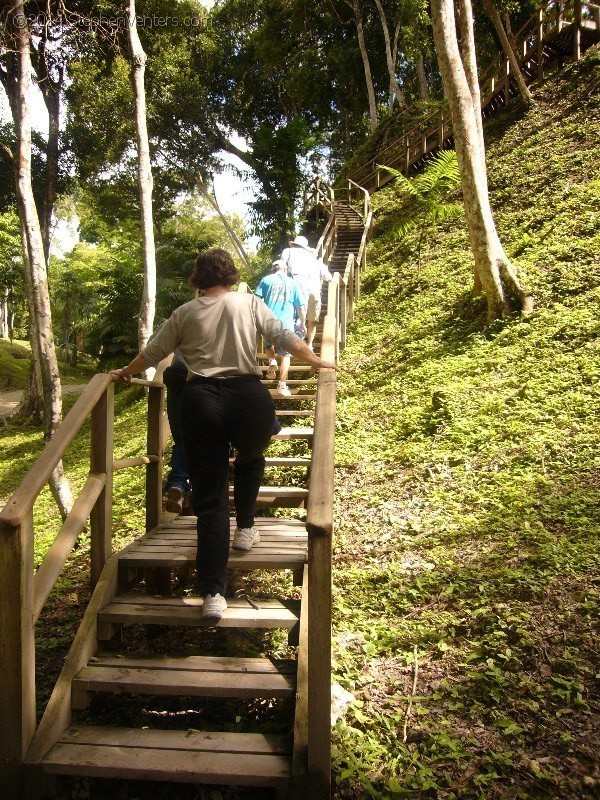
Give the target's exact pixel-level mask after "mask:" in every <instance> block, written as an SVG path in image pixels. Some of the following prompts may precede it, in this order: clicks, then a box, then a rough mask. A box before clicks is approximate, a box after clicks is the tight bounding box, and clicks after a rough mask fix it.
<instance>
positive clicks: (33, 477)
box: [0, 374, 113, 526]
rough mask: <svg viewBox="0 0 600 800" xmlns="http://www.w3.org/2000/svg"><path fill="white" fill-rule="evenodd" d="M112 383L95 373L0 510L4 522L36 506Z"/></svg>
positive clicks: (19, 519)
mask: <svg viewBox="0 0 600 800" xmlns="http://www.w3.org/2000/svg"><path fill="white" fill-rule="evenodd" d="M112 382H113V377H112V376H111V375H103V374H98V375H94V377H93V378H92V379H91V381H90V382H89V383H88V385H87V386H86V388H85V389H84V390H83V392H82V393H81V394H80V396H79V397H78V398H77V400H76V401H75V405H74V406H73V408H72V409H71V410H70V411H69V413H68V414H67V416H66V417H65V418H64V420H63V421H62V423H61V425H60V427H59V428H58V430H56V431H55V433H54V434H53V436H52V438H51V439H50V441H49V442H48V444H47V445H46V447H44V449H43V450H42V453H41V454H40V456H38V458H37V459H36V461H35V462H34V464H33V466H32V468H31V469H30V470H29V472H28V473H27V475H26V476H25V478H24V479H23V480H22V481H21V483H20V484H19V486H18V488H17V489H16V491H15V492H14V493H13V495H12V497H10V498H9V499H8V501H7V503H6V505H5V506H4V508H3V509H2V511H1V512H0V521H2V522H6V523H7V524H8V525H12V526H16V525H19V524H20V523H21V522H22V521H23V520H24V519H25V515H26V514H27V512H28V510H29V509H31V508H32V506H33V503H34V501H35V499H36V497H37V496H38V494H39V493H40V491H41V490H42V489H43V487H44V486H45V485H46V483H47V482H48V479H49V478H50V475H51V474H52V470H53V469H54V467H55V466H56V465H57V464H58V462H59V461H60V460H61V458H62V457H63V456H64V454H65V452H66V451H67V448H68V447H69V445H70V444H71V442H72V441H73V439H74V438H75V436H76V435H77V434H78V433H79V430H80V429H81V426H82V425H83V423H84V422H85V420H86V419H87V417H88V415H89V414H90V413H91V411H92V409H93V408H94V406H95V405H96V403H97V401H98V399H99V398H100V396H101V395H102V393H103V392H104V390H105V389H106V387H107V386H108V385H109V384H110V383H112Z"/></svg>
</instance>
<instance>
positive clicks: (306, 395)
mask: <svg viewBox="0 0 600 800" xmlns="http://www.w3.org/2000/svg"><path fill="white" fill-rule="evenodd" d="M269 394H270V395H271V397H272V398H273V400H288V401H289V400H314V399H315V398H316V396H317V395H316V394H315V392H305V391H304V390H303V389H300V390H299V391H294V392H292V394H291V395H290V397H283V395H281V394H279V392H278V391H277V389H269Z"/></svg>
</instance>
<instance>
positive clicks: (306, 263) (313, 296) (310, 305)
mask: <svg viewBox="0 0 600 800" xmlns="http://www.w3.org/2000/svg"><path fill="white" fill-rule="evenodd" d="M288 244H289V247H286V248H285V250H284V251H283V252H282V254H281V256H280V258H281V260H282V261H284V262H285V263H286V264H287V268H288V271H289V273H290V275H291V276H292V278H293V279H294V280H295V281H296V283H297V284H298V286H299V287H300V290H301V292H302V293H303V295H304V298H305V300H306V302H305V304H304V305H305V307H306V322H307V330H308V333H307V338H306V343H307V344H308V346H309V347H310V349H311V350H312V348H313V341H314V338H315V332H316V328H317V322H318V321H319V317H320V316H321V284H322V282H323V281H327V282H329V281H331V280H333V275H332V274H331V272H329V270H328V269H327V266H326V265H325V263H324V262H323V261H321V260H320V259H318V258H317V257H316V255H315V252H314V250H313V249H312V248H311V247H309V245H308V239H307V238H306V237H305V236H296V238H295V239H294V240H293V241H291V242H289V243H288Z"/></svg>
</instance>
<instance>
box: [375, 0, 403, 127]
mask: <svg viewBox="0 0 600 800" xmlns="http://www.w3.org/2000/svg"><path fill="white" fill-rule="evenodd" d="M375 5H376V6H377V11H378V13H379V19H380V20H381V27H382V29H383V39H384V42H385V59H386V63H387V68H388V75H389V78H390V100H389V109H390V112H391V111H392V108H393V106H394V101H396V102H397V103H398V105H399V106H400V108H406V106H407V103H406V97H405V96H404V92H403V91H402V89H401V88H400V84H399V83H398V78H397V77H396V58H397V56H398V34H399V31H400V23H397V25H396V30H395V35H394V43H393V46H392V37H391V36H390V26H389V23H388V19H387V15H386V13H385V9H384V7H383V3H382V2H381V0H375Z"/></svg>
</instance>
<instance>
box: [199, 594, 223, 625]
mask: <svg viewBox="0 0 600 800" xmlns="http://www.w3.org/2000/svg"><path fill="white" fill-rule="evenodd" d="M226 608H227V601H226V600H225V598H224V597H223V596H222V595H220V594H215V595H212V594H207V595H206V597H205V598H204V605H203V606H202V622H204V623H206V624H207V625H216V624H217V623H218V622H220V621H221V619H222V617H223V611H225V609H226Z"/></svg>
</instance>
